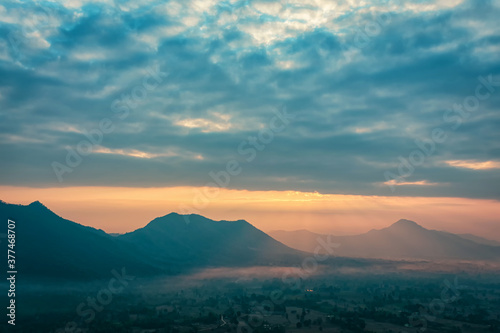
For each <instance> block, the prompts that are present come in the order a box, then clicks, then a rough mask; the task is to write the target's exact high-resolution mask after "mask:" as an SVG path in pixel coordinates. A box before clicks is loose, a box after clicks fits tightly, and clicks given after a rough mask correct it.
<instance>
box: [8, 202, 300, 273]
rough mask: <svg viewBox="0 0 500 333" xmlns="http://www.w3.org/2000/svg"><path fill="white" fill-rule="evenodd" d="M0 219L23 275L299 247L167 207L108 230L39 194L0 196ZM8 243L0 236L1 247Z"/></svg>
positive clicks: (252, 257)
mask: <svg viewBox="0 0 500 333" xmlns="http://www.w3.org/2000/svg"><path fill="white" fill-rule="evenodd" d="M0 219H1V220H3V221H7V219H11V220H14V221H16V228H15V231H16V248H15V250H16V263H17V269H18V271H19V272H22V273H23V275H26V276H37V277H44V276H45V277H54V276H55V277H59V278H66V277H68V278H75V277H76V278H82V279H85V278H87V277H109V276H111V270H113V269H115V270H117V271H120V270H121V268H122V267H124V268H126V271H127V272H130V274H134V275H138V276H139V275H143V276H151V275H156V274H164V273H179V272H182V271H183V270H187V269H192V268H200V267H208V266H249V265H279V264H285V263H289V264H291V263H292V262H293V263H297V262H299V260H300V259H301V258H302V257H303V255H304V254H303V253H301V252H300V251H297V250H294V249H291V248H289V247H287V246H285V245H283V244H281V243H280V242H278V241H276V240H275V239H273V238H272V237H270V236H268V235H267V234H265V233H264V232H262V231H260V230H259V229H257V228H255V227H254V226H252V225H251V224H250V223H248V222H246V221H243V220H239V221H232V222H231V221H213V220H210V219H207V218H205V217H203V216H200V215H189V216H183V215H179V214H176V213H172V214H168V215H166V216H163V217H159V218H157V219H155V220H153V221H151V222H150V223H149V224H148V225H146V226H145V227H144V228H141V229H138V230H135V231H133V232H130V233H127V234H123V235H113V236H111V235H109V234H107V233H105V232H104V231H102V230H98V229H94V228H91V227H86V226H83V225H80V224H78V223H75V222H72V221H69V220H66V219H63V218H62V217H60V216H58V215H56V214H55V213H53V212H52V211H50V210H49V209H48V208H47V207H45V206H44V205H43V204H41V203H40V202H38V201H36V202H33V203H31V204H30V205H27V206H23V205H13V204H7V203H5V202H0ZM186 221H189V223H186ZM7 244H8V243H7V242H2V243H1V244H0V246H1V247H2V248H4V249H5V252H4V253H6V252H7V247H6V246H7Z"/></svg>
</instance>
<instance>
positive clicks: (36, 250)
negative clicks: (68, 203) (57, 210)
mask: <svg viewBox="0 0 500 333" xmlns="http://www.w3.org/2000/svg"><path fill="white" fill-rule="evenodd" d="M7 219H11V220H13V221H15V222H16V223H15V226H16V227H15V229H14V231H15V235H16V242H15V249H14V250H15V252H16V253H15V255H16V268H17V271H18V272H20V273H22V274H23V276H37V277H59V278H65V277H68V278H69V277H71V278H74V277H78V278H82V279H84V278H87V277H103V278H106V277H110V276H112V275H111V271H112V270H113V269H115V270H117V271H119V272H120V271H121V269H122V268H125V269H126V271H127V272H130V273H142V274H155V273H158V272H160V271H161V270H159V269H158V268H155V267H153V266H152V265H150V264H148V263H147V262H145V261H144V260H142V258H140V257H139V256H138V255H137V251H136V250H135V249H134V248H133V247H131V246H130V245H128V244H123V242H120V241H117V240H116V238H115V237H112V236H109V235H108V234H106V233H105V232H104V231H102V230H97V229H94V228H91V227H86V226H83V225H80V224H78V223H75V222H72V221H69V220H65V219H63V218H62V217H60V216H58V215H56V214H54V213H53V212H52V211H50V210H49V209H48V208H47V207H45V206H44V205H43V204H41V203H40V202H38V201H36V202H33V203H31V204H30V205H27V206H23V205H12V204H7V203H5V202H0V221H5V224H4V226H5V230H7V227H6V225H7V224H6V221H7ZM0 246H1V248H2V251H3V252H4V253H6V252H7V248H6V246H7V242H2V243H1V244H0Z"/></svg>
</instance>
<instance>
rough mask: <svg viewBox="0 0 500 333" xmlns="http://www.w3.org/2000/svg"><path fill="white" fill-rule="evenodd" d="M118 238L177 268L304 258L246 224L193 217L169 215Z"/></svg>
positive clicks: (244, 222)
mask: <svg viewBox="0 0 500 333" xmlns="http://www.w3.org/2000/svg"><path fill="white" fill-rule="evenodd" d="M117 238H118V239H120V240H123V241H124V242H127V243H130V244H133V245H134V246H136V247H137V248H138V249H139V250H140V251H141V253H142V254H143V255H145V256H148V257H149V258H153V259H154V260H155V261H156V262H157V263H162V262H169V263H175V265H176V266H177V267H178V266H198V267H199V266H228V265H229V266H242V265H243V266H244V265H281V264H286V263H296V262H299V259H300V258H301V257H302V256H303V253H300V252H299V251H296V250H294V249H291V248H289V247H287V246H285V245H283V244H282V243H280V242H278V241H276V240H275V239H273V238H272V237H270V236H268V235H267V234H266V233H264V232H262V231H260V230H259V229H257V228H255V227H254V226H253V225H251V224H250V223H248V222H246V221H243V220H238V221H213V220H210V219H208V218H206V217H203V216H200V215H195V214H192V215H188V216H186V215H180V214H177V213H171V214H168V215H165V216H163V217H159V218H156V219H154V220H153V221H151V222H150V223H149V224H148V225H147V226H145V227H144V228H141V229H138V230H135V231H133V232H130V233H127V234H124V235H120V236H117Z"/></svg>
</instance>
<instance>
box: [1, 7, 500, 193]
mask: <svg viewBox="0 0 500 333" xmlns="http://www.w3.org/2000/svg"><path fill="white" fill-rule="evenodd" d="M207 3H208V2H207ZM373 3H374V5H373V8H374V11H372V12H370V13H367V12H366V11H365V12H363V14H360V13H357V12H352V13H345V14H344V15H342V16H340V17H337V18H336V19H334V20H332V21H331V22H330V21H329V22H327V23H325V24H322V25H318V26H307V24H306V23H307V20H305V21H300V20H297V21H296V22H298V23H297V24H298V25H297V26H298V27H299V28H295V26H293V25H290V26H287V28H286V29H281V28H280V25H281V24H285V23H286V22H285V21H286V18H284V17H283V16H280V15H284V14H282V13H283V12H278V14H276V15H274V16H273V14H270V13H271V11H270V12H267V13H264V14H263V13H262V12H258V13H257V12H255V11H253V7H252V4H245V3H244V2H237V3H236V4H235V5H234V7H231V6H229V5H227V6H220V5H217V6H213V7H212V8H200V7H199V6H198V7H197V6H195V5H194V3H191V2H182V3H175V4H174V3H172V4H171V5H170V6H169V7H168V6H165V5H162V4H161V3H152V4H151V3H139V4H134V3H120V4H118V3H117V4H115V5H113V6H109V5H95V4H92V3H90V4H86V5H84V6H83V7H81V8H76V9H75V8H66V7H64V6H63V5H52V7H50V20H48V21H46V22H45V24H44V25H43V26H41V25H37V23H36V22H35V23H33V27H34V29H35V30H34V31H35V33H31V34H30V33H23V25H26V24H28V23H26V22H25V21H22V22H21V18H22V15H23V14H25V15H28V14H31V13H37V11H40V9H39V8H38V7H36V6H35V5H32V6H30V5H29V4H27V5H25V6H23V7H19V6H18V5H10V6H7V5H4V6H3V7H2V8H4V11H5V12H6V13H10V14H11V16H10V17H13V18H14V20H18V21H19V23H16V22H13V21H12V20H5V19H4V20H2V21H0V31H1V32H2V34H3V35H4V36H6V38H5V39H4V41H3V42H4V43H3V44H2V45H3V46H4V47H5V48H4V50H3V51H1V52H0V128H1V129H2V132H1V143H0V153H1V154H2V156H4V158H3V161H2V164H1V167H0V173H1V177H0V182H1V184H3V185H23V186H34V187H52V186H73V185H101V186H108V185H109V186H173V185H197V186H200V185H204V184H206V183H208V182H210V181H211V179H210V177H209V176H208V173H209V172H210V171H218V170H222V169H224V167H225V163H226V162H227V161H228V160H230V159H237V160H238V161H240V162H241V163H242V167H243V172H242V174H241V175H239V176H238V177H234V179H232V181H231V183H230V185H229V187H231V188H240V189H255V190H257V189H264V190H271V189H279V190H287V189H293V190H308V191H318V192H322V193H352V194H369V195H405V196H406V195H409V196H461V197H474V198H476V197H477V198H494V199H499V198H500V192H499V190H498V189H499V188H500V186H499V185H500V173H499V169H487V170H473V169H465V168H457V167H453V166H450V165H449V164H447V163H446V161H453V160H467V161H469V160H472V161H497V162H498V161H500V145H499V143H500V137H499V127H500V116H499V114H498V106H499V105H500V87H497V88H496V91H495V92H494V93H492V94H491V96H490V97H489V98H488V99H487V100H484V101H481V103H480V107H479V109H478V110H477V111H476V112H473V113H470V116H469V117H468V118H467V119H462V123H461V125H460V126H459V127H458V128H456V129H453V128H452V124H453V123H452V122H448V121H446V120H445V119H444V118H443V115H444V114H446V112H447V111H448V110H450V109H452V108H453V105H454V104H455V103H462V102H463V101H464V99H465V98H466V97H467V96H473V95H474V93H475V89H476V86H477V85H478V83H479V81H478V77H479V76H483V77H486V76H487V75H493V77H494V78H495V79H496V80H500V62H499V61H498V50H499V47H500V43H499V41H500V36H499V35H498V31H499V30H498V28H499V23H498V19H497V17H498V14H500V8H499V7H498V6H495V5H494V4H493V3H492V2H478V1H468V2H465V3H463V4H461V5H459V6H457V7H456V8H452V9H449V8H439V6H438V8H437V9H435V10H432V11H428V10H425V11H422V12H419V11H412V10H409V9H407V8H400V9H398V10H394V11H391V12H389V14H388V15H390V20H387V21H384V22H383V24H380V23H379V26H380V29H379V30H378V31H377V33H372V34H371V35H369V36H367V35H365V37H363V38H364V39H363V38H361V39H363V40H364V41H363V43H359V42H356V41H359V40H361V39H360V37H359V33H360V31H362V30H363V29H364V27H366V26H367V25H369V24H372V23H374V22H381V21H380V20H379V21H377V18H379V17H380V16H377V15H379V11H380V10H383V8H384V7H383V6H382V7H381V6H380V4H378V5H377V2H375V1H374V2H373ZM389 3H390V1H389ZM436 3H437V4H438V5H439V4H441V3H443V1H440V2H439V1H437V2H436ZM16 6H17V7H16ZM290 8H292V7H290ZM174 9H175V11H177V12H175V11H174ZM292 9H293V8H292ZM313 9H314V8H313ZM169 10H171V11H172V12H168V11H169ZM262 10H267V9H266V8H264V9H262ZM270 10H272V9H270ZM316 10H319V9H318V8H316ZM165 11H167V12H168V13H165ZM252 13H257V14H255V15H253V14H252ZM280 13H281V14H280ZM252 15H253V16H252ZM312 19H313V18H311V20H312ZM290 20H291V19H290ZM37 22H38V21H37ZM294 22H295V21H294ZM299 23H300V24H306V26H304V25H300V24H299ZM264 24H271V25H269V26H268V27H269V28H263V26H264ZM266 29H275V30H271V31H266ZM293 29H295V30H293ZM25 30H26V29H25ZM14 33H17V34H18V35H19V34H20V35H19V36H21V37H22V38H21V42H19V40H18V42H17V43H16V47H15V48H14V47H13V44H12V41H10V42H9V38H8V36H9V34H10V35H12V34H14ZM266 33H268V34H269V38H270V39H269V41H267V42H262V40H263V38H264V37H265V36H266ZM262 36H264V37H262ZM148 69H149V70H151V69H159V70H160V71H161V72H165V73H168V77H166V78H164V79H163V80H162V82H161V83H160V84H159V85H158V86H157V87H156V88H154V89H151V90H148V91H147V92H146V93H147V96H146V97H145V98H143V99H141V101H139V102H137V103H134V104H136V105H135V106H134V107H130V105H129V106H128V107H125V105H126V104H125V102H124V101H125V100H124V98H126V97H127V95H128V96H132V95H133V94H134V93H135V94H136V95H137V94H139V93H140V90H137V89H141V87H142V85H143V82H144V81H143V80H144V78H145V77H147V75H148V74H147V73H148ZM136 88H137V89H136ZM134 89H135V90H134ZM124 96H125V97H124ZM117 101H118V102H117ZM114 103H118V104H114ZM113 105H114V107H113ZM116 105H118V106H120V107H125V108H128V109H129V111H130V113H129V115H128V117H126V118H125V119H121V118H120V117H119V114H120V113H117V112H116ZM282 105H285V106H286V108H287V110H288V111H289V112H290V113H292V114H294V115H295V119H294V120H293V121H292V122H291V123H290V124H289V125H288V126H287V128H286V130H285V131H283V132H280V133H277V134H276V135H275V138H274V140H272V142H270V143H268V144H266V145H265V148H264V149H263V150H262V151H259V152H258V153H257V157H256V159H255V160H253V161H252V162H246V160H245V158H246V156H245V155H241V154H239V153H238V147H239V145H240V144H241V143H242V142H244V141H245V140H248V138H249V137H250V136H256V135H257V133H259V131H260V130H261V129H263V128H267V127H268V126H269V122H270V120H271V119H272V118H273V117H274V110H276V109H280V108H281V106H282ZM104 118H108V119H110V120H111V121H112V122H113V125H114V130H113V131H112V132H111V133H108V134H104V135H103V138H102V142H101V144H100V145H99V147H97V146H96V147H94V150H98V152H95V151H94V152H93V153H92V154H90V155H88V156H84V157H83V158H82V162H81V164H79V165H78V166H77V167H74V168H71V170H72V172H71V173H67V174H65V175H64V181H63V182H62V183H60V182H59V181H58V179H57V177H56V175H55V173H54V171H53V169H52V166H51V164H52V163H53V162H54V161H55V162H59V163H62V164H63V165H65V164H66V161H65V159H66V155H67V149H76V148H77V145H78V144H79V143H80V142H81V141H82V140H86V136H85V134H84V132H85V131H92V130H94V129H97V128H99V122H100V121H101V120H102V119H104ZM438 127H439V128H442V129H443V130H445V132H446V133H447V135H448V138H447V139H446V140H445V142H443V143H439V144H436V145H435V148H434V150H433V153H432V155H431V156H426V158H425V162H424V163H423V164H422V165H420V166H416V167H415V170H414V171H413V172H412V174H411V175H410V176H408V177H406V178H405V181H406V182H408V183H412V182H422V181H425V182H426V183H428V184H431V185H427V186H422V185H405V186H397V187H396V191H395V192H391V190H390V188H389V187H388V186H385V185H383V184H382V183H384V182H385V178H384V172H386V171H390V172H393V173H397V169H398V166H399V164H400V160H399V159H398V157H400V156H401V157H404V158H405V159H408V158H409V156H410V154H411V153H412V152H413V151H415V150H416V149H417V148H418V146H417V145H416V143H415V140H416V139H419V140H423V141H426V140H429V138H431V135H432V131H433V129H435V128H438ZM426 142H427V141H426ZM104 152H106V153H104ZM138 153H143V154H146V155H147V154H149V155H147V156H148V157H149V158H144V157H145V155H143V156H142V157H141V156H138Z"/></svg>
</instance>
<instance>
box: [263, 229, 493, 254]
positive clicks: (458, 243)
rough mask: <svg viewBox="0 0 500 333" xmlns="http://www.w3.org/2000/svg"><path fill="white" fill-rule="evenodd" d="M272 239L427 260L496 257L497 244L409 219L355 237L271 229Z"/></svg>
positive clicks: (292, 244) (300, 246)
mask: <svg viewBox="0 0 500 333" xmlns="http://www.w3.org/2000/svg"><path fill="white" fill-rule="evenodd" d="M270 235H271V236H272V237H274V238H275V239H276V240H278V241H280V242H282V243H284V244H286V245H288V246H290V247H292V248H296V249H299V250H302V251H306V252H314V251H315V249H316V248H317V246H318V238H320V239H321V238H324V239H326V238H328V240H329V241H330V242H333V243H338V244H339V246H338V248H337V249H336V254H337V255H339V256H345V257H360V258H380V259H391V260H399V259H431V260H445V259H453V260H494V261H498V260H500V247H499V246H492V245H487V244H482V243H478V242H476V241H473V240H471V239H466V238H464V237H462V236H459V235H455V234H452V233H448V232H444V231H437V230H428V229H425V228H423V227H422V226H420V225H418V224H417V223H415V222H413V221H409V220H399V221H398V222H396V223H394V224H393V225H391V226H389V227H387V228H384V229H380V230H371V231H369V232H367V233H365V234H361V235H355V236H331V235H330V236H327V235H320V234H315V233H312V232H310V231H307V230H298V231H291V232H288V231H274V232H271V233H270Z"/></svg>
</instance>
